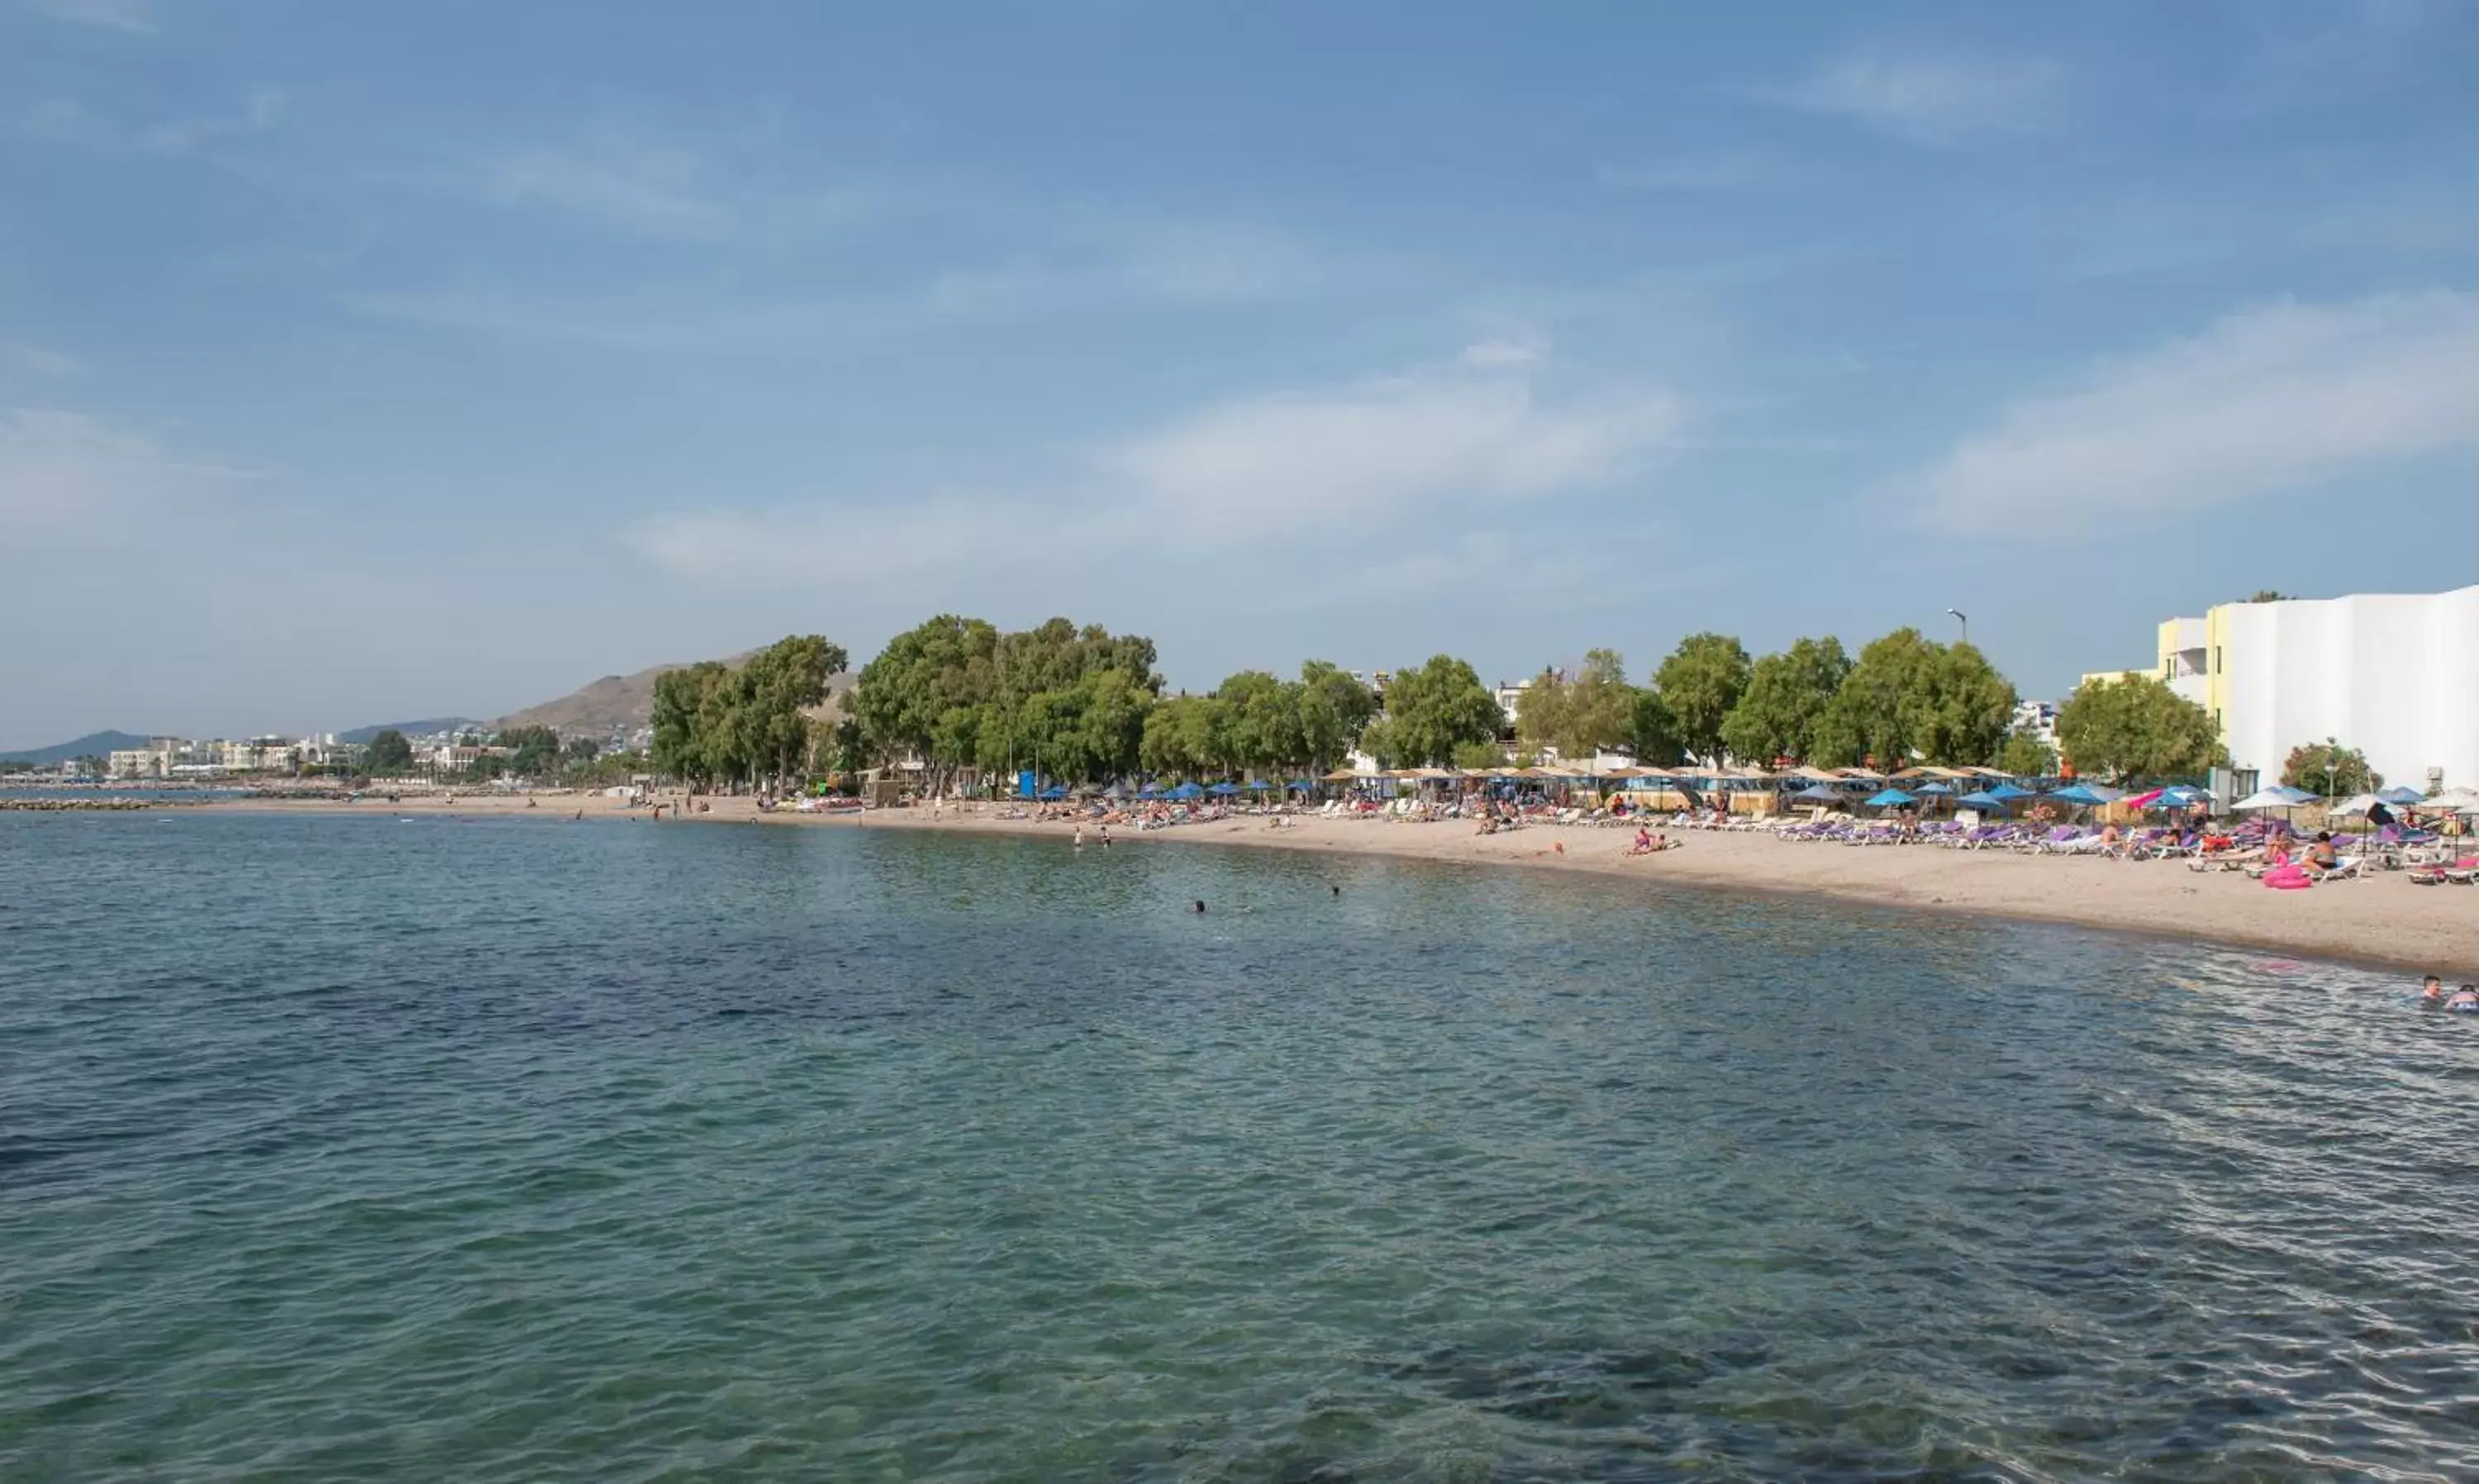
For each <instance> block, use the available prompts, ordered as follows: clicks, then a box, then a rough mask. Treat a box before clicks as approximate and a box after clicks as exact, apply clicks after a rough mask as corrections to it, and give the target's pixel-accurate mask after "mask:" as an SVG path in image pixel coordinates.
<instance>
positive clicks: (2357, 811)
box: [2326, 794, 2384, 819]
mask: <svg viewBox="0 0 2479 1484" xmlns="http://www.w3.org/2000/svg"><path fill="white" fill-rule="evenodd" d="M2383 802H2384V801H2383V800H2381V799H2379V798H2377V797H2376V796H2375V795H2374V794H2357V795H2353V796H2352V797H2350V798H2347V799H2344V800H2342V801H2341V802H2340V803H2338V804H2337V805H2335V806H2333V807H2332V808H2331V809H2329V810H2327V811H2326V812H2328V813H2330V814H2332V815H2333V816H2334V817H2335V818H2337V819H2339V818H2352V819H2355V818H2357V817H2358V816H2359V815H2361V814H2364V813H2365V812H2367V810H2369V809H2371V808H2374V807H2375V806H2377V805H2379V804H2382V803H2383Z"/></svg>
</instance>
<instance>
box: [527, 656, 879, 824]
mask: <svg viewBox="0 0 2479 1484" xmlns="http://www.w3.org/2000/svg"><path fill="white" fill-rule="evenodd" d="M847 663H848V659H847V656H846V655H845V653H844V651H843V647H842V646H840V645H837V644H835V643H833V642H831V641H830V640H828V639H826V638H824V637H822V636H820V635H817V634H794V635H792V636H790V637H788V638H785V639H780V640H778V641H777V642H775V643H774V644H771V645H769V646H767V647H766V648H765V649H762V650H759V651H758V652H756V653H754V654H752V655H750V656H749V657H748V658H747V659H746V660H745V661H743V662H741V663H739V664H736V665H734V664H725V663H723V662H722V661H720V660H707V661H705V662H704V663H702V664H695V665H689V666H686V667H684V668H681V669H678V670H670V671H666V672H664V673H663V674H662V675H659V676H657V677H655V678H654V716H653V732H654V742H653V751H652V762H653V765H654V768H655V771H657V772H660V773H665V774H669V775H670V776H672V777H674V778H677V779H685V780H688V781H690V782H693V783H697V784H700V785H702V786H705V787H713V786H716V785H718V784H728V785H733V786H738V785H742V784H755V783H781V782H785V781H788V780H792V779H795V778H798V777H801V776H803V775H805V774H808V773H812V772H815V771H817V770H818V768H819V766H820V761H821V759H820V753H821V751H822V749H823V748H824V747H825V746H827V745H829V739H828V738H827V737H826V736H825V735H822V732H823V729H821V728H820V727H818V726H817V725H816V724H815V722H814V719H813V717H812V716H811V714H810V713H811V712H812V711H813V710H814V709H815V708H817V707H818V706H820V705H822V704H824V703H825V701H826V699H827V685H828V682H829V681H830V680H831V679H832V678H833V677H834V676H835V675H836V674H837V673H839V672H841V671H842V670H843V669H844V668H845V667H846V665H847ZM554 740H555V739H554Z"/></svg>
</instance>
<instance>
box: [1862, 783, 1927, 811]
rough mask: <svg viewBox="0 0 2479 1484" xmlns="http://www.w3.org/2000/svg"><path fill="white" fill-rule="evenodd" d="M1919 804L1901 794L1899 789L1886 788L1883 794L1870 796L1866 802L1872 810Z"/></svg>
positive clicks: (1907, 795)
mask: <svg viewBox="0 0 2479 1484" xmlns="http://www.w3.org/2000/svg"><path fill="white" fill-rule="evenodd" d="M1919 802H1920V801H1919V800H1917V799H1915V798H1913V797H1912V796H1911V795H1909V794H1906V793H1904V792H1903V791H1902V790H1901V789H1899V788H1888V789H1886V790H1885V791H1884V792H1883V793H1880V794H1876V795H1872V796H1871V797H1870V798H1869V800H1868V806H1869V807H1870V808H1873V809H1889V808H1892V807H1894V806H1896V805H1901V804H1917V803H1919Z"/></svg>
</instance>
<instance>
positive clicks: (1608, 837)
mask: <svg viewBox="0 0 2479 1484" xmlns="http://www.w3.org/2000/svg"><path fill="white" fill-rule="evenodd" d="M703 802H704V803H705V804H707V805H708V806H710V807H709V811H708V812H704V813H690V814H686V815H680V816H677V817H675V816H673V815H672V813H671V811H670V810H668V809H667V810H666V818H665V819H664V820H663V821H662V822H661V823H659V824H657V823H656V822H655V821H653V820H652V819H651V818H650V817H649V814H648V811H647V810H646V809H645V808H643V807H639V808H633V809H632V808H630V807H628V806H626V805H625V804H624V803H622V802H621V801H618V800H613V799H605V798H602V797H601V796H600V795H594V796H578V795H564V796H563V795H543V796H537V801H536V805H535V806H534V807H532V808H527V807H526V802H525V799H524V797H523V796H517V797H502V796H496V795H483V796H473V797H467V796H459V797H458V798H457V799H456V800H455V801H454V802H453V803H449V802H447V800H445V799H442V798H406V799H404V800H402V801H400V802H399V803H397V804H394V805H390V804H388V803H387V802H386V801H384V800H370V799H366V800H364V801H363V802H361V803H359V804H341V803H335V802H332V801H316V800H307V799H304V800H267V799H259V800H242V801H231V802H221V803H216V804H212V805H208V806H205V807H209V808H213V809H218V810H224V809H247V810H253V811H274V812H283V813H303V814H339V813H345V812H351V813H355V814H384V813H389V812H395V813H399V814H449V815H458V816H471V817H481V816H498V815H507V814H517V815H522V816H525V817H529V818H534V819H540V820H544V821H567V820H572V819H574V818H575V815H576V813H577V811H578V810H580V809H582V810H583V811H584V812H585V816H586V818H588V819H634V820H637V821H638V822H640V823H641V824H643V825H644V826H646V827H647V828H655V829H667V828H671V827H672V826H673V825H674V824H678V823H696V824H757V825H770V826H781V827H786V828H795V829H847V830H850V829H862V830H926V831H965V832H988V833H1000V834H1029V835H1041V836H1044V837H1048V838H1053V839H1057V840H1058V841H1060V843H1061V846H1062V847H1063V846H1064V845H1065V844H1066V843H1067V841H1068V840H1069V839H1070V838H1071V837H1072V836H1073V834H1074V832H1075V826H1074V825H1072V824H1070V823H1066V822H1060V821H1047V822H1045V821H1035V820H1025V819H1002V818H1000V817H998V809H997V807H996V806H980V807H970V806H968V807H966V808H963V809H960V810H959V809H957V808H954V807H945V808H941V809H940V810H938V811H936V812H935V813H933V811H931V810H929V809H926V808H907V809H886V810H873V811H871V812H869V813H867V814H846V815H818V814H798V813H792V812H789V811H784V810H778V811H775V812H772V813H767V814H760V813H759V812H758V811H757V808H756V806H755V803H754V801H752V800H748V799H729V798H723V799H712V800H707V801H703ZM1281 817H1283V818H1284V821H1285V822H1284V824H1283V825H1282V826H1280V827H1272V826H1270V825H1269V823H1268V817H1267V816H1259V815H1240V816H1237V817H1234V818H1231V819H1227V820H1219V821H1213V822H1207V823H1199V824H1189V825H1180V826H1177V827H1174V828H1172V829H1168V830H1159V831H1146V832H1139V831H1137V830H1136V829H1134V828H1132V827H1121V826H1114V827H1113V828H1112V839H1113V840H1114V841H1115V842H1116V845H1115V847H1114V848H1119V849H1128V848H1134V849H1140V850H1141V849H1152V848H1154V847H1157V846H1161V845H1206V844H1210V845H1240V846H1253V847H1257V848H1260V849H1273V850H1293V851H1306V852H1313V853H1314V852H1326V853H1334V854H1348V855H1371V856H1394V857H1405V858H1411V859H1421V860H1444V861H1456V862H1463V863H1468V864H1482V865H1519V866H1527V867H1531V868H1533V869H1536V870H1546V871H1589V872H1593V873H1596V874H1600V875H1608V876H1623V877H1628V878H1632V879H1635V880H1638V881H1641V882H1644V883H1646V884H1647V885H1648V886H1649V887H1651V888H1653V889H1659V888H1660V887H1662V886H1664V885H1671V884H1677V885H1691V886H1703V887H1717V888H1724V889H1729V890H1742V891H1768V892H1787V893H1796V894H1800V895H1809V896H1824V897H1832V898H1835V899H1838V900H1842V901H1850V902H1863V903H1868V904H1872V905H1875V906H1879V907H1889V908H1904V909H1910V910H1923V911H1930V912H1940V913H1956V914H1974V915H1984V916H1997V917H2009V918H2018V919H2023V920H2029V921H2039V922H2057V923H2069V924H2073V925H2076V926H2080V927H2088V928H2101V929H2108V930H2114V931H2120V932H2132V933H2143V934H2157V935H2164V936H2170V937H2178V938H2185V939H2191V940H2198V941H2210V942H2221V943H2232V944H2238V945H2243V946H2246V947H2252V948H2262V949H2270V950H2274V951H2276V952H2282V953H2292V954H2300V955H2308V956H2313V957H2316V958H2324V959H2349V960H2352V961H2356V962H2364V963H2378V964H2385V965H2390V966H2395V967H2400V968H2405V969H2410V970H2413V971H2416V972H2427V971H2430V970H2432V971H2433V972H2436V973H2438V974H2441V975H2443V976H2444V978H2445V979H2446V981H2447V982H2448V983H2457V982H2459V981H2461V980H2465V979H2473V980H2479V888H2471V887H2465V886H2453V885H2440V886H2416V885H2413V884H2412V883H2411V882H2410V880H2409V877H2408V875H2407V873H2404V872H2397V871H2396V872H2385V873H2380V874H2378V875H2376V876H2372V877H2370V878H2368V879H2366V880H2364V881H2347V882H2335V883H2327V884H2325V885H2321V886H2317V887H2314V888H2313V889H2311V890H2307V891H2274V890H2271V889H2269V888H2267V887H2265V886H2263V885H2262V883H2257V882H2252V881H2249V880H2247V879H2246V878H2245V877H2244V876H2242V875H2239V874H2236V873H2234V872H2230V873H2223V872H2213V873H2198V872H2194V871H2190V870H2188V869H2187V868H2186V866H2185V863H2183V862H2180V861H2163V860H2146V861H2119V860H2099V859H2091V858H2086V857H2045V856H2016V855H2006V854H1996V853H1987V852H1966V851H1954V850H1940V849H1935V848H1932V847H1929V846H1902V847H1888V846H1867V847H1853V846H1845V845H1820V844H1802V843H1792V842H1787V841H1782V840H1776V839H1775V838H1773V837H1772V836H1771V835H1770V834H1765V833H1724V832H1694V831H1690V832H1685V833H1684V834H1683V835H1680V834H1674V835H1673V838H1683V839H1684V840H1685V841H1686V842H1687V843H1686V845H1685V846H1684V848H1682V849H1678V850H1673V851H1667V852H1663V853H1661V854H1658V855H1652V856H1642V857H1631V856H1629V855H1627V853H1626V851H1627V846H1628V844H1629V843H1630V842H1631V841H1632V839H1633V838H1634V833H1635V832H1634V831H1633V830H1632V829H1615V828H1613V829H1587V828H1574V827H1559V826H1554V825H1552V826H1542V825H1535V826H1530V827H1527V828H1525V829H1522V830H1518V831H1512V832H1502V833H1499V834H1495V835H1482V834H1479V833H1477V832H1476V829H1475V826H1474V825H1473V824H1472V823H1471V822H1470V821H1468V820H1466V821H1441V822H1438V823H1392V822H1384V821H1379V820H1368V819H1325V818H1319V817H1316V816H1281ZM1086 830H1087V837H1088V839H1089V838H1090V835H1091V827H1090V826H1089V825H1088V826H1087V827H1086Z"/></svg>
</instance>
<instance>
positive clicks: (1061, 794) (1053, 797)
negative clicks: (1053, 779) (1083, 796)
mask: <svg viewBox="0 0 2479 1484" xmlns="http://www.w3.org/2000/svg"><path fill="white" fill-rule="evenodd" d="M1034 797H1035V798H1036V799H1047V800H1049V801H1050V802H1051V803H1053V804H1056V803H1058V802H1059V801H1060V800H1061V799H1064V798H1066V797H1067V790H1066V789H1065V788H1064V787H1063V786H1061V785H1060V784H1058V783H1053V784H1051V785H1050V786H1049V787H1048V788H1045V789H1043V790H1042V791H1041V792H1039V793H1037V794H1035V795H1034Z"/></svg>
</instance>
